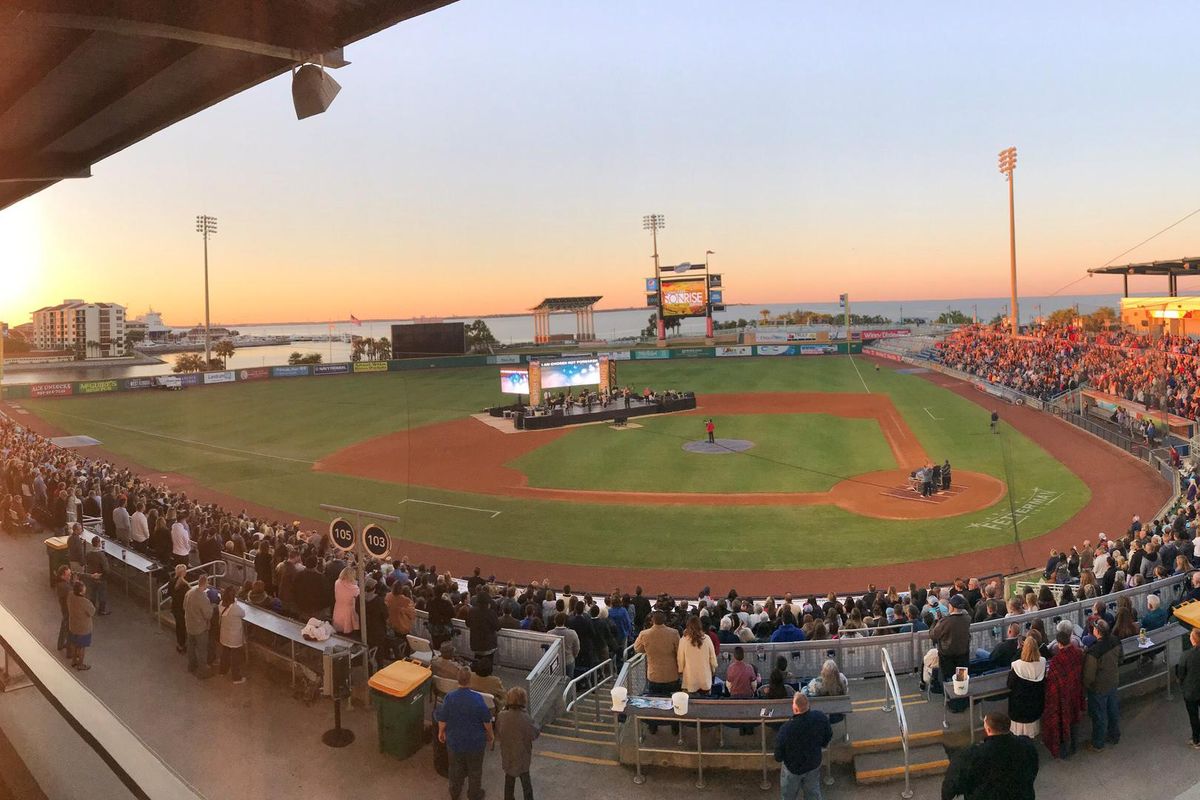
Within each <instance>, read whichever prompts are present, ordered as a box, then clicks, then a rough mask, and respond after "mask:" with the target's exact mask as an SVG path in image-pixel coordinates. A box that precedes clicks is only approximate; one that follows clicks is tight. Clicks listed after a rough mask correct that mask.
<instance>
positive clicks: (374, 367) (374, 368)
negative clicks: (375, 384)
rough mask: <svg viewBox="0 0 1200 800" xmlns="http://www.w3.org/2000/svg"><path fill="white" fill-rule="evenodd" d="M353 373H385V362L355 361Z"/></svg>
mask: <svg viewBox="0 0 1200 800" xmlns="http://www.w3.org/2000/svg"><path fill="white" fill-rule="evenodd" d="M354 371H355V372H387V362H386V361H355V362H354Z"/></svg>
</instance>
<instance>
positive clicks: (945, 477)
mask: <svg viewBox="0 0 1200 800" xmlns="http://www.w3.org/2000/svg"><path fill="white" fill-rule="evenodd" d="M942 491H943V492H948V491H950V459H948V458H947V459H946V463H944V464H942Z"/></svg>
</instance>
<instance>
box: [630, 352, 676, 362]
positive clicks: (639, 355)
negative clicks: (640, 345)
mask: <svg viewBox="0 0 1200 800" xmlns="http://www.w3.org/2000/svg"><path fill="white" fill-rule="evenodd" d="M633 357H634V358H635V359H636V360H638V361H645V360H647V359H652V358H653V359H657V358H670V357H671V351H670V350H634V351H633Z"/></svg>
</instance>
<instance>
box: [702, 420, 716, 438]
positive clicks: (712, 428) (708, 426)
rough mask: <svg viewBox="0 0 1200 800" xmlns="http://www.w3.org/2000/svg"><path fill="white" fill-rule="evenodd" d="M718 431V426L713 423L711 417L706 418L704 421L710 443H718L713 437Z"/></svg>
mask: <svg viewBox="0 0 1200 800" xmlns="http://www.w3.org/2000/svg"><path fill="white" fill-rule="evenodd" d="M716 431H717V426H716V425H713V421H712V420H711V419H706V420H705V421H704V432H705V433H707V434H708V443H709V444H716V442H717V440H716V439H715V438H713V434H714V433H716Z"/></svg>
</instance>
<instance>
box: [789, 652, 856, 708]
mask: <svg viewBox="0 0 1200 800" xmlns="http://www.w3.org/2000/svg"><path fill="white" fill-rule="evenodd" d="M800 691H801V692H802V693H803V694H804V695H805V696H806V697H836V696H838V695H844V694H849V693H850V682H849V681H848V680H846V676H845V675H843V674H842V672H841V670H839V669H838V665H837V662H836V661H834V660H833V659H832V658H827V659H825V663H824V664H822V665H821V674H820V675H818V676H817V677H815V678H813V679H812V680H811V681H809V682H808V683H807V684H806V685H805V686H804V688H802V689H801V690H800ZM845 718H846V716H845V715H844V714H830V715H829V722H830V724H834V723H838V722H841V721H842V720H843V719H845Z"/></svg>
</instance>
